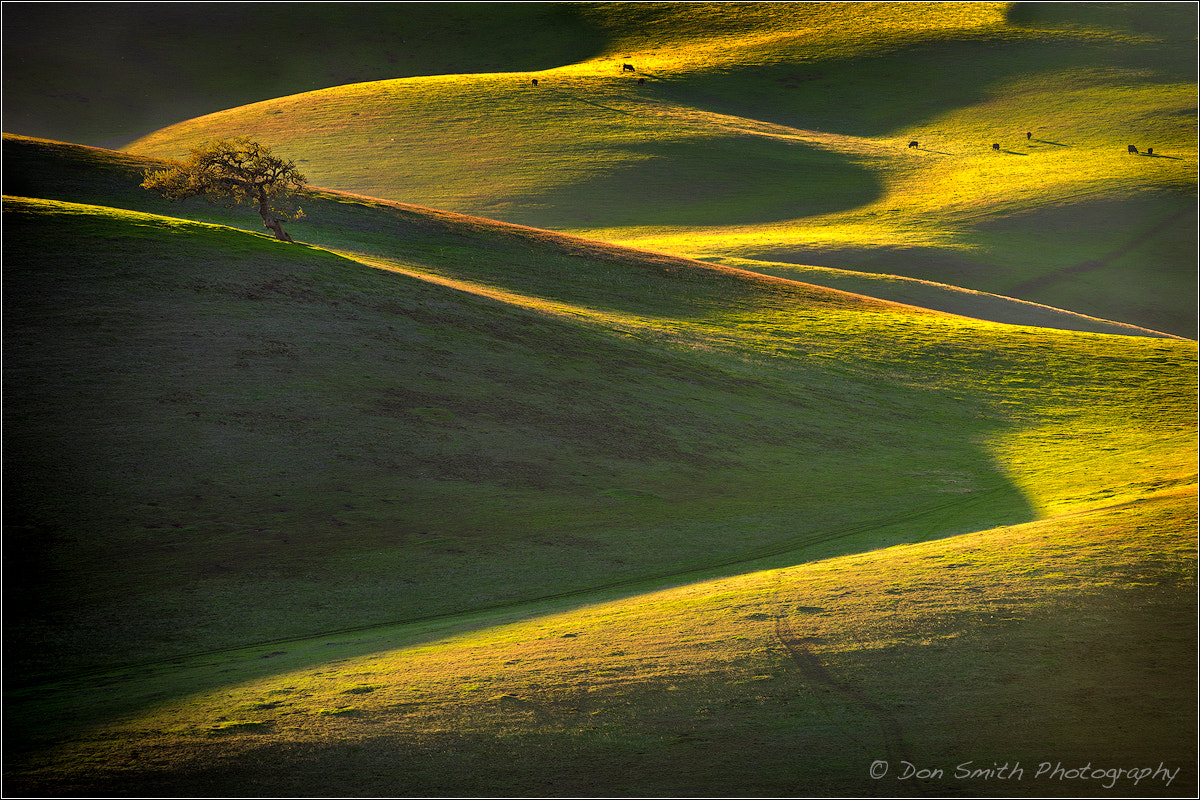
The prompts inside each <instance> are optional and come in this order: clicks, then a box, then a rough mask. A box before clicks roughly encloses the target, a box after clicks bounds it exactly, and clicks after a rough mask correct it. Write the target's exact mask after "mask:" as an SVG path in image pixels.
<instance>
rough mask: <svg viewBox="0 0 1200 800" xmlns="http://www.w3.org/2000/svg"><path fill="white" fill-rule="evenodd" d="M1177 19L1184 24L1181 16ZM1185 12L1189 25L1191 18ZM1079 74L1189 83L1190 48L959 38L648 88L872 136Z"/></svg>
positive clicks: (707, 104) (698, 102)
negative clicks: (1008, 88)
mask: <svg viewBox="0 0 1200 800" xmlns="http://www.w3.org/2000/svg"><path fill="white" fill-rule="evenodd" d="M1180 5H1183V4H1180ZM1158 10H1161V9H1156V13H1157V11H1158ZM1180 10H1181V11H1183V12H1184V16H1187V14H1188V13H1189V12H1188V10H1187V9H1180ZM1190 13H1191V18H1192V20H1193V23H1194V17H1195V15H1194V11H1191V12H1190ZM1168 16H1170V15H1169V14H1168ZM1176 16H1178V14H1176ZM1192 28H1194V24H1193V25H1192ZM1189 29H1191V28H1189ZM1088 66H1095V67H1097V68H1098V69H1103V70H1111V69H1114V68H1126V69H1131V70H1138V71H1142V72H1145V73H1148V74H1149V75H1150V76H1152V77H1150V78H1148V80H1151V81H1162V82H1174V81H1187V82H1194V81H1195V48H1194V45H1193V43H1191V42H1190V41H1189V40H1186V39H1183V40H1179V39H1175V40H1172V41H1170V42H1165V43H1164V42H1147V43H1137V44H1134V43H1125V44H1122V45H1121V46H1120V47H1113V46H1112V45H1109V44H1106V43H1094V42H1087V41H1075V42H1064V41H1063V40H1057V39H1050V38H1045V39H1020V38H1014V39H1012V40H1009V41H1004V40H1001V39H962V40H959V41H938V42H932V43H920V44H915V45H909V46H904V47H900V48H898V49H896V50H894V51H891V52H888V53H885V54H882V55H867V56H857V57H853V58H848V59H829V60H824V61H799V62H797V63H793V64H788V63H779V64H777V65H769V66H757V65H756V66H752V67H745V68H741V69H738V68H731V69H725V70H722V71H721V72H713V73H707V72H699V73H696V74H693V75H689V76H686V77H683V78H680V79H677V80H673V81H669V82H668V81H663V82H658V83H656V87H657V91H658V92H659V93H660V94H661V95H662V96H663V97H664V99H670V100H673V101H675V102H679V103H683V104H686V105H692V106H695V107H697V108H701V109H704V110H709V111H718V112H722V113H730V114H736V115H738V116H745V117H749V118H753V119H758V120H762V121H764V122H773V123H778V124H782V125H788V126H792V127H797V128H802V129H808V130H819V131H836V132H838V133H841V134H846V135H850V136H865V137H878V136H889V135H911V133H912V129H913V128H914V127H915V126H918V125H920V124H921V123H922V122H923V121H925V120H929V119H931V118H934V117H937V116H938V115H940V114H943V113H946V112H949V111H952V110H954V109H957V108H963V107H968V106H971V105H974V104H976V103H978V102H981V101H983V100H986V99H987V98H988V97H989V96H990V93H991V91H992V87H994V86H996V85H997V84H998V83H1003V82H1004V81H1006V80H1009V79H1013V78H1018V77H1020V76H1024V75H1030V74H1037V73H1039V72H1046V73H1053V72H1055V71H1057V70H1059V69H1062V68H1064V67H1069V68H1071V69H1083V68H1087V67H1088ZM1005 124H1010V121H1009V120H1005ZM1030 124H1036V123H1035V122H1034V121H1030ZM1020 130H1022V131H1023V130H1027V128H1025V127H1024V126H1023V125H1022V126H1020ZM980 133H981V134H982V135H985V136H991V135H994V132H989V131H987V130H981V131H980Z"/></svg>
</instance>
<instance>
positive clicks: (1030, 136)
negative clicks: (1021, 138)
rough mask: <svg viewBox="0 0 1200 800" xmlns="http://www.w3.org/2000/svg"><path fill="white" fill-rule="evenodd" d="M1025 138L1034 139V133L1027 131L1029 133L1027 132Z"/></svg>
mask: <svg viewBox="0 0 1200 800" xmlns="http://www.w3.org/2000/svg"><path fill="white" fill-rule="evenodd" d="M1025 138H1026V139H1032V138H1033V134H1032V133H1027V134H1025Z"/></svg>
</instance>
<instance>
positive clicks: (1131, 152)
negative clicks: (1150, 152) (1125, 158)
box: [1129, 145, 1137, 156]
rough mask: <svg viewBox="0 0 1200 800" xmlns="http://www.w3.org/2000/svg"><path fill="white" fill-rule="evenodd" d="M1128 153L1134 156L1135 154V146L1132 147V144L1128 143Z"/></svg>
mask: <svg viewBox="0 0 1200 800" xmlns="http://www.w3.org/2000/svg"><path fill="white" fill-rule="evenodd" d="M1129 154H1130V155H1134V156H1136V155H1137V148H1136V147H1134V146H1133V145H1129Z"/></svg>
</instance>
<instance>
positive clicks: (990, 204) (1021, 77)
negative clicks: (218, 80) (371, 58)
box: [129, 3, 1197, 337]
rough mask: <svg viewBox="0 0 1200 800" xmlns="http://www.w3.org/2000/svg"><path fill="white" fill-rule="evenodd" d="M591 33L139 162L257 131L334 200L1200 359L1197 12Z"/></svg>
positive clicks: (744, 21)
mask: <svg viewBox="0 0 1200 800" xmlns="http://www.w3.org/2000/svg"><path fill="white" fill-rule="evenodd" d="M579 13H580V14H581V15H582V16H583V17H584V18H585V19H586V20H587V21H588V24H589V25H591V26H593V27H595V28H597V29H600V30H603V31H604V39H605V41H606V45H605V48H604V49H603V50H602V51H600V52H599V53H597V54H581V55H580V57H579V58H578V59H577V60H576V61H575V62H574V63H571V64H566V65H564V66H561V67H556V68H552V69H543V70H540V71H533V70H529V71H524V72H519V71H516V70H515V69H514V70H508V71H504V72H496V73H490V74H447V75H438V76H427V77H413V78H404V79H397V80H388V81H374V82H367V83H358V84H354V85H348V86H340V87H336V88H331V89H326V90H322V91H314V92H306V93H301V94H295V95H291V96H288V97H282V98H278V99H273V100H268V101H264V102H260V103H255V104H252V105H247V106H243V107H239V108H232V109H229V110H227V111H223V112H220V113H217V114H212V115H208V116H204V117H200V118H198V119H192V120H189V121H186V122H182V123H179V124H177V125H174V126H171V127H169V128H166V129H164V130H161V131H158V132H156V133H154V134H152V135H150V136H147V137H144V138H142V139H140V140H138V141H137V142H135V143H133V144H131V145H130V147H129V150H130V151H131V152H135V153H140V154H146V155H155V156H171V157H175V156H179V155H181V154H182V153H184V152H186V150H187V149H188V147H190V146H193V145H195V144H198V143H199V142H201V141H203V140H205V139H207V138H211V137H214V136H233V135H241V134H245V133H247V132H253V133H254V134H255V135H256V136H258V137H259V138H261V139H263V140H264V141H268V142H271V143H272V144H275V145H276V146H277V147H278V148H279V149H280V151H281V152H283V153H285V154H286V155H287V156H289V157H291V158H294V159H296V160H297V162H298V163H300V164H302V165H303V167H304V169H305V170H306V172H307V173H308V174H309V176H310V178H312V179H313V180H314V181H315V182H316V183H318V184H319V185H324V186H328V187H331V188H335V189H342V190H347V191H353V192H359V193H363V194H367V195H370V196H376V197H382V198H389V199H394V200H402V201H405V202H412V203H417V204H420V205H426V206H433V207H437V208H445V209H450V210H454V211H459V212H464V213H469V214H478V215H483V216H487V217H490V218H497V219H503V220H508V221H512V222H518V223H522V224H529V225H536V226H538V227H543V228H551V229H555V230H563V231H569V232H573V233H577V234H581V235H585V236H587V237H589V238H594V239H602V240H606V241H611V242H620V243H626V244H633V245H635V246H638V247H644V248H649V249H654V250H662V251H667V252H674V253H679V254H683V255H687V256H692V257H701V258H705V259H712V260H719V259H729V258H738V259H741V262H740V263H741V264H742V265H743V266H746V265H751V264H752V262H756V261H758V262H767V264H766V265H765V266H764V268H765V269H767V270H771V271H777V269H778V266H777V265H778V264H779V263H790V264H794V265H801V266H806V265H817V266H821V267H826V268H838V269H850V270H855V271H866V272H874V273H881V274H887V275H902V276H905V277H908V278H914V279H920V280H926V281H932V282H937V283H945V284H950V285H955V286H961V287H965V288H969V289H973V290H978V291H984V292H989V293H994V294H1000V295H1005V296H1012V297H1017V298H1020V299H1023V300H1028V301H1033V302H1036V303H1040V304H1045V305H1050V306H1054V307H1059V308H1066V309H1069V310H1071V311H1075V312H1079V313H1082V314H1085V315H1089V316H1098V317H1102V318H1105V319H1116V320H1119V321H1122V322H1126V323H1130V324H1134V325H1140V326H1144V327H1149V328H1151V329H1154V330H1164V331H1167V332H1170V333H1174V334H1178V335H1185V336H1189V337H1194V336H1195V326H1196V317H1195V308H1196V295H1195V273H1194V269H1193V267H1194V263H1195V252H1196V226H1195V197H1196V193H1195V186H1196V175H1197V173H1196V159H1197V152H1196V123H1195V113H1196V103H1195V95H1196V74H1195V41H1194V35H1193V34H1194V30H1195V21H1196V20H1195V8H1194V7H1193V6H1189V5H1187V4H1154V6H1153V12H1152V13H1145V14H1142V13H1135V12H1134V11H1133V10H1132V7H1123V6H1119V5H1115V4H1114V5H1111V6H1110V5H1105V4H1101V5H1099V6H1093V5H1088V4H1031V5H1029V6H1025V5H1017V6H1015V7H1009V6H1006V5H1004V4H942V3H939V4H907V3H895V4H886V3H885V4H867V5H859V6H853V7H851V6H847V5H845V4H738V5H736V6H732V5H728V4H726V5H720V4H718V5H714V6H708V5H693V4H674V5H672V4H636V5H632V6H630V5H615V6H609V5H585V6H581V7H579ZM851 18H852V20H853V23H852V24H847V23H848V21H849V20H850V19H851ZM626 63H628V64H631V65H633V66H634V68H635V70H636V71H635V72H632V73H629V72H625V71H623V69H622V65H623V64H626ZM534 77H536V78H537V79H538V81H539V85H538V86H536V87H534V86H533V85H532V84H531V80H532V78H534ZM639 79H644V80H645V83H644V84H639V83H638V82H637V81H638V80H639ZM914 140H915V141H917V142H918V143H919V146H918V147H916V148H909V147H908V146H907V145H908V143H909V142H910V141H914ZM993 144H998V145H1000V148H999V150H993V149H992V145H993ZM1129 144H1135V145H1138V146H1139V147H1140V149H1141V150H1142V151H1143V154H1140V155H1138V156H1131V155H1129V154H1128V153H1127V152H1126V147H1127V145H1129ZM1147 147H1152V148H1154V154H1153V155H1145V154H1144V151H1145V150H1146V148H1147ZM771 265H775V266H771ZM807 275H808V277H807V278H806V279H812V278H813V273H812V272H811V271H810V272H808V273H807Z"/></svg>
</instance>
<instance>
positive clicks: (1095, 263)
mask: <svg viewBox="0 0 1200 800" xmlns="http://www.w3.org/2000/svg"><path fill="white" fill-rule="evenodd" d="M1195 215H1196V203H1195V202H1193V203H1191V204H1190V205H1188V207H1187V208H1182V209H1180V210H1179V211H1177V212H1175V213H1174V214H1172V215H1171V216H1169V217H1167V218H1166V219H1164V220H1162V221H1160V222H1157V223H1155V224H1154V225H1151V226H1150V227H1149V228H1147V229H1146V230H1144V231H1142V232H1141V233H1139V234H1137V235H1136V236H1134V237H1133V238H1132V239H1130V240H1129V241H1128V242H1126V243H1125V244H1123V245H1121V246H1120V247H1118V248H1117V249H1116V250H1113V251H1112V252H1111V253H1106V254H1105V255H1103V256H1101V257H1100V258H1097V259H1093V260H1091V261H1084V262H1083V263H1082V264H1075V265H1073V266H1070V267H1063V268H1062V269H1060V270H1057V271H1055V272H1051V273H1049V274H1047V275H1040V276H1038V277H1036V278H1031V279H1030V280H1027V281H1025V282H1024V283H1019V284H1017V285H1016V286H1013V287H1012V288H1011V289H1009V290H1008V291H1009V292H1010V293H1012V294H1013V295H1014V296H1016V295H1018V294H1020V293H1023V292H1031V291H1036V290H1040V289H1044V288H1046V287H1047V286H1049V285H1051V284H1053V283H1055V282H1057V281H1060V280H1062V279H1063V278H1065V277H1068V276H1070V275H1077V274H1079V273H1081V272H1091V271H1092V270H1096V269H1100V268H1102V267H1106V266H1108V263H1109V262H1110V261H1114V260H1116V259H1118V258H1120V257H1121V256H1123V255H1125V254H1126V253H1128V252H1129V251H1131V250H1133V249H1134V248H1136V247H1139V246H1141V245H1143V244H1145V243H1146V242H1148V241H1150V240H1151V239H1153V238H1154V237H1155V236H1158V235H1159V234H1160V233H1162V232H1163V231H1166V230H1168V229H1170V228H1173V227H1175V226H1176V225H1178V224H1180V223H1181V222H1182V221H1184V220H1192V219H1194V218H1195ZM1180 338H1182V337H1180Z"/></svg>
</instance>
